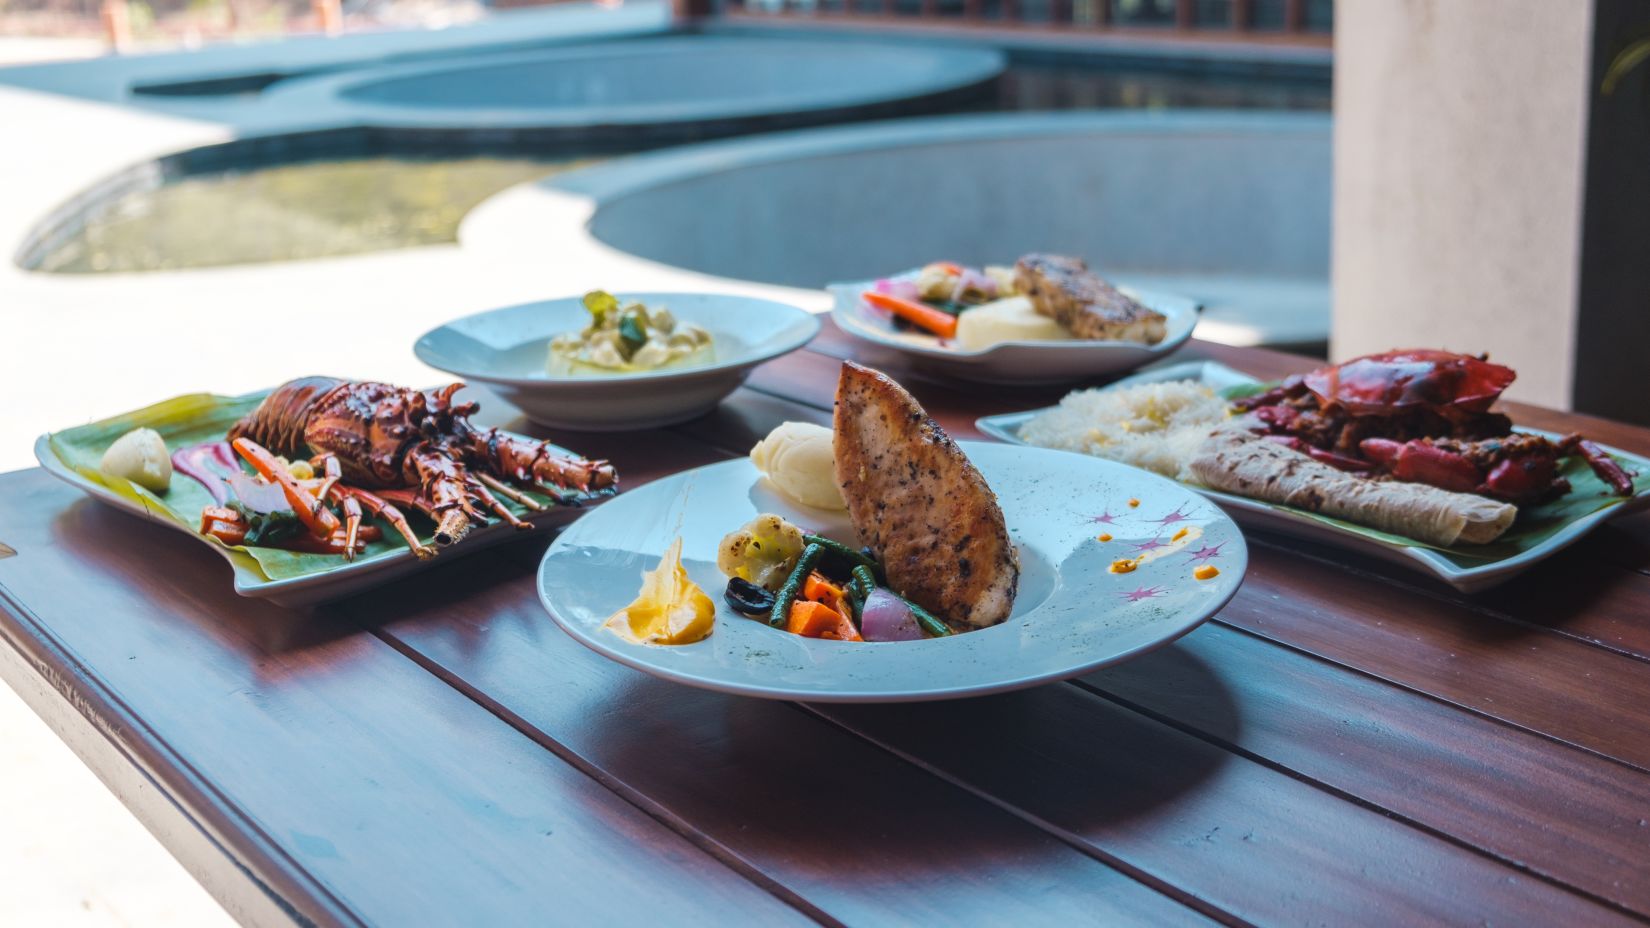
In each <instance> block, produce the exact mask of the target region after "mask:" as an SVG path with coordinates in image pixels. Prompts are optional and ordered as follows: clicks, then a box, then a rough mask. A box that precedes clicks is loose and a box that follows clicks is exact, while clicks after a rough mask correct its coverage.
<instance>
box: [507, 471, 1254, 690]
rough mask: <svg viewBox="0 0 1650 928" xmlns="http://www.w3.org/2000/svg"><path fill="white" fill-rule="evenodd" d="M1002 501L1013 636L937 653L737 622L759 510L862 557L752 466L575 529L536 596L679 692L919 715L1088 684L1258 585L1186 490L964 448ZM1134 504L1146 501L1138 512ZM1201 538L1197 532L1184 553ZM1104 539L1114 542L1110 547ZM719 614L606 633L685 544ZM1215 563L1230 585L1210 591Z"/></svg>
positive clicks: (637, 502)
mask: <svg viewBox="0 0 1650 928" xmlns="http://www.w3.org/2000/svg"><path fill="white" fill-rule="evenodd" d="M960 444H961V445H962V448H963V450H964V451H965V452H966V453H967V454H968V456H969V458H970V459H972V460H973V461H974V463H975V464H976V465H977V466H978V467H979V468H980V470H981V472H982V473H984V475H985V477H986V480H987V481H988V482H989V483H990V484H991V486H992V488H993V489H994V490H995V491H996V493H997V497H998V499H999V500H1000V501H1001V503H1002V507H1003V513H1004V515H1005V516H1006V518H1007V520H1008V528H1009V532H1010V534H1011V535H1012V536H1013V539H1014V542H1015V544H1016V545H1017V546H1018V548H1019V552H1020V565H1021V575H1020V592H1019V597H1018V599H1017V600H1016V601H1015V605H1014V612H1013V615H1012V616H1010V618H1009V619H1008V620H1007V621H1005V622H1004V623H1003V624H1001V625H998V626H994V627H992V628H987V629H982V630H980V631H974V632H968V633H966V634H958V635H952V636H950V637H946V638H932V639H925V640H922V641H903V642H884V643H851V642H842V641H827V640H819V639H810V638H802V637H798V636H796V635H791V634H788V633H786V632H783V631H780V630H778V629H774V628H770V627H768V626H767V625H766V624H765V623H763V622H760V621H756V620H753V619H748V618H744V617H743V616H740V615H737V614H736V613H734V612H733V610H732V609H731V608H729V607H728V605H727V604H726V603H725V602H724V601H723V599H722V591H723V589H724V587H725V586H726V585H727V578H726V577H724V576H722V575H721V573H719V572H718V571H717V569H716V549H717V545H718V544H719V543H720V541H721V539H722V536H723V535H724V534H726V533H728V532H731V531H733V530H735V529H737V528H739V527H740V526H741V525H743V524H744V523H745V522H746V521H748V520H749V519H750V518H752V517H753V516H755V515H757V514H758V513H761V512H774V513H778V514H780V515H783V516H785V517H786V518H788V519H790V520H791V521H793V522H795V523H796V524H798V525H801V526H802V527H803V528H805V529H812V530H815V531H819V532H821V533H824V534H826V535H828V536H831V537H834V538H836V539H837V540H839V541H844V542H848V543H850V544H855V543H856V541H855V539H854V537H853V533H852V531H851V529H849V527H848V523H847V517H846V515H845V514H842V513H836V514H831V513H826V512H823V511H821V510H817V509H808V508H805V507H799V506H797V505H795V504H793V503H790V502H789V501H788V500H786V499H785V498H784V497H782V496H780V495H779V494H778V493H777V492H774V491H773V490H772V489H771V488H770V486H769V484H768V483H767V481H766V480H765V479H763V478H762V477H761V475H760V474H759V473H758V471H757V470H756V468H755V467H754V466H752V465H751V463H750V461H749V460H745V459H739V460H734V461H724V462H722V463H720V464H712V465H709V466H706V467H700V468H697V469H694V470H690V471H686V472H684V473H680V474H677V475H675V476H673V477H670V478H667V479H664V480H658V481H654V482H653V483H650V484H648V485H646V486H644V487H642V488H640V489H637V490H631V491H629V492H627V493H625V494H623V495H621V496H619V497H617V498H615V499H613V500H611V501H609V502H607V503H604V504H603V505H602V507H601V508H600V509H597V510H595V511H593V512H591V513H590V514H588V515H586V516H585V517H584V518H582V519H580V520H579V521H578V522H576V523H574V524H573V525H572V527H570V528H568V529H567V530H566V531H565V532H563V533H562V534H561V536H560V537H559V538H557V539H556V541H555V543H553V544H552V545H551V546H550V550H549V551H548V552H547V553H546V554H545V556H544V561H543V563H542V564H541V565H540V566H539V575H538V589H539V598H540V599H541V600H542V601H543V602H544V606H545V608H546V609H548V610H549V612H550V615H551V616H552V617H553V618H554V619H555V621H556V622H557V624H559V625H561V627H562V628H563V629H565V630H566V631H567V633H568V634H570V635H572V636H573V637H574V638H576V639H578V640H579V641H580V642H581V643H583V644H585V645H586V646H588V647H590V648H591V649H593V650H595V651H597V652H598V653H600V654H603V655H605V656H607V657H610V658H612V659H613V660H616V661H619V662H620V663H623V664H628V665H630V666H631V667H635V668H636V669H638V670H642V671H646V672H647V673H651V674H654V675H656V676H660V677H664V678H666V679H670V680H676V681H678V682H681V683H687V684H690V685H693V686H700V687H704V688H707V689H714V690H720V691H722V692H727V693H737V694H742V695H748V696H762V697H767V698H772V699H801V700H808V701H813V702H906V701H915V700H928V699H948V698H952V697H958V696H973V695H980V694H984V693H995V692H1001V691H1004V690H1012V689H1018V688H1021V687H1027V686H1033V685H1035V684H1038V683H1042V682H1045V681H1049V680H1060V679H1064V678H1067V677H1072V676H1076V675H1078V674H1081V673H1085V672H1087V671H1090V670H1094V669H1096V668H1099V667H1104V666H1106V665H1108V664H1114V663H1117V662H1118V661H1122V660H1125V659H1127V658H1129V657H1132V656H1134V655H1137V654H1140V653H1143V652H1145V651H1149V650H1151V649H1152V648H1155V647H1158V646H1159V645H1162V644H1165V643H1167V642H1169V641H1173V640H1174V639H1175V638H1178V637H1179V636H1181V635H1183V634H1185V633H1186V632H1188V631H1190V630H1192V629H1193V628H1195V627H1197V625H1199V624H1200V623H1202V622H1203V621H1204V620H1205V619H1207V618H1208V617H1209V616H1211V615H1214V614H1215V612H1216V611H1218V610H1219V609H1220V608H1221V607H1222V606H1224V605H1225V604H1226V602H1227V601H1228V600H1230V599H1231V598H1232V595H1233V594H1234V593H1236V592H1237V588H1238V585H1239V584H1240V583H1241V582H1242V581H1243V572H1244V568H1245V565H1246V564H1247V563H1248V551H1247V549H1246V548H1245V547H1244V543H1243V536H1242V535H1241V534H1240V533H1239V532H1238V529H1237V526H1236V525H1234V524H1233V523H1232V521H1231V520H1230V519H1228V518H1227V517H1226V515H1225V514H1224V513H1222V512H1221V511H1220V510H1219V509H1218V508H1217V507H1215V506H1213V505H1211V504H1210V503H1209V502H1208V501H1207V500H1204V499H1202V498H1201V497H1199V496H1197V495H1196V494H1194V493H1192V492H1190V491H1188V490H1187V489H1185V488H1184V487H1182V486H1180V485H1179V484H1176V483H1174V482H1173V481H1170V480H1165V479H1163V478H1161V477H1157V476H1155V475H1152V474H1147V473H1144V472H1142V471H1138V470H1134V469H1132V468H1128V467H1123V466H1121V465H1119V464H1113V463H1111V462H1109V461H1100V460H1097V459H1093V458H1073V457H1072V456H1070V455H1066V454H1060V453H1057V452H1052V451H1044V450H1042V449H1036V448H1013V447H1009V446H1006V445H998V444H990V443H982V442H961V443H960ZM1130 499H1137V500H1139V505H1138V506H1136V507H1131V506H1130V505H1129V502H1128V501H1129V500H1130ZM1181 529H1187V530H1188V531H1187V533H1186V535H1185V537H1183V538H1182V539H1181V540H1180V541H1177V542H1173V543H1172V544H1171V543H1170V540H1171V538H1172V536H1173V535H1174V534H1175V533H1176V532H1178V531H1180V530H1181ZM1101 532H1106V533H1109V534H1111V535H1112V536H1113V537H1112V540H1111V541H1108V542H1101V541H1099V540H1098V537H1097V536H1098V535H1099V534H1100V533H1101ZM677 536H680V537H681V538H682V540H683V548H682V551H683V562H684V564H685V565H686V567H687V571H688V574H689V575H690V576H691V577H692V578H693V580H694V582H695V583H697V584H699V585H700V586H701V587H703V588H704V590H705V592H706V593H707V594H708V595H710V597H711V598H712V599H713V600H714V601H715V602H716V604H717V612H716V628H715V631H714V632H713V633H712V634H711V636H710V637H709V638H707V639H705V640H704V641H701V642H698V643H696V644H691V645H679V646H654V645H639V644H631V643H630V642H627V641H625V640H624V639H622V638H620V637H619V636H618V635H616V634H614V633H613V632H611V631H609V630H607V629H605V628H604V627H603V622H604V621H605V620H606V619H607V617H608V616H610V615H612V614H613V613H614V612H616V611H618V610H619V609H622V608H624V606H625V605H626V604H627V603H629V602H630V601H631V600H632V599H634V598H635V596H636V591H637V589H638V587H639V586H640V583H641V574H642V571H643V570H645V569H651V568H653V567H654V566H655V565H657V564H658V563H659V556H660V554H661V553H662V552H663V551H664V550H665V548H666V546H668V545H669V544H670V542H671V540H672V539H673V538H676V537H677ZM1154 540H1155V541H1157V542H1158V543H1159V544H1163V545H1166V547H1164V548H1161V549H1158V550H1159V551H1160V552H1161V553H1160V554H1158V555H1157V556H1156V557H1155V559H1153V560H1151V561H1149V562H1147V563H1144V564H1141V565H1140V567H1139V568H1138V569H1137V570H1135V571H1134V572H1132V573H1126V574H1114V573H1111V572H1110V571H1109V570H1108V567H1109V565H1110V564H1111V563H1112V561H1113V560H1115V559H1117V558H1122V557H1128V556H1130V555H1132V554H1135V553H1137V552H1138V551H1139V550H1140V549H1139V548H1137V547H1136V546H1137V545H1140V546H1148V545H1150V544H1152V542H1153V541H1154ZM1203 563H1209V564H1213V565H1214V566H1216V567H1218V568H1219V570H1220V574H1219V576H1217V577H1214V578H1213V579H1210V580H1207V581H1200V580H1196V579H1194V578H1193V577H1192V570H1193V568H1195V567H1196V566H1198V565H1200V564H1203Z"/></svg>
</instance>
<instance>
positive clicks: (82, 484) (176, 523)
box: [34, 391, 600, 608]
mask: <svg viewBox="0 0 1650 928" xmlns="http://www.w3.org/2000/svg"><path fill="white" fill-rule="evenodd" d="M267 392H268V391H261V392H257V393H250V394H247V395H245V396H235V397H230V396H216V395H211V394H195V395H191V396H186V397H176V398H174V399H172V400H167V401H165V402H162V403H158V404H155V405H154V406H150V407H146V408H145V409H140V410H135V411H133V412H129V413H124V414H122V415H119V416H113V417H110V418H108V419H105V420H101V421H100V422H94V423H91V424H89V425H85V426H79V427H78V428H75V429H64V430H63V431H61V432H57V433H48V434H45V435H41V436H40V437H39V438H38V439H36V441H35V444H34V454H35V458H36V459H37V460H39V461H40V465H41V466H42V467H43V468H45V469H46V472H47V473H49V474H51V475H52V476H54V477H57V478H58V479H60V480H62V481H64V482H65V483H68V484H69V485H70V486H73V487H75V488H76V489H78V490H80V491H82V492H84V493H86V494H87V495H88V496H90V497H92V498H93V499H95V500H97V501H98V502H101V503H105V504H107V505H110V506H113V507H114V508H116V509H119V510H121V511H123V512H127V513H130V514H132V515H135V516H138V517H140V518H143V519H147V520H149V521H152V522H156V523H158V524H160V525H164V526H167V527H168V528H172V529H176V530H178V531H182V532H185V533H187V534H189V535H191V536H192V537H194V538H196V539H197V540H199V541H200V542H201V544H203V545H206V546H207V547H209V548H211V549H212V550H214V551H216V552H217V553H218V554H219V555H220V556H222V557H223V558H224V560H226V561H228V562H229V566H230V569H231V570H232V571H233V573H234V585H235V592H236V593H238V594H239V595H241V596H246V597H251V598H254V599H264V600H268V601H270V602H273V603H275V604H277V605H281V606H286V607H289V608H302V607H307V606H315V605H319V604H321V603H325V602H329V601H331V600H335V599H341V598H344V597H348V596H353V595H356V594H358V593H363V592H366V591H367V590H370V589H373V588H375V587H378V586H382V585H384V584H386V583H389V582H391V581H393V580H396V579H399V578H401V577H404V576H406V575H408V574H412V573H415V572H418V571H420V570H425V569H428V568H430V567H433V566H435V565H437V564H443V563H448V562H450V561H452V560H453V559H454V558H455V557H463V556H465V555H469V554H475V553H477V552H479V551H482V550H485V549H487V548H489V547H491V546H493V545H496V544H498V543H500V542H504V541H509V540H511V539H514V538H521V537H522V536H523V535H527V534H530V533H528V532H524V531H520V530H518V529H514V528H511V527H510V526H509V525H508V524H506V523H504V522H503V521H502V520H498V519H494V520H492V521H491V522H489V523H488V524H486V525H478V526H476V527H475V528H473V529H472V530H471V531H470V532H469V534H468V535H466V536H465V537H464V539H463V540H462V541H460V542H459V543H457V544H454V545H452V546H450V547H447V548H443V549H441V553H440V554H438V555H437V556H436V557H433V558H429V559H424V560H421V559H419V558H418V557H416V556H414V555H413V553H412V551H411V550H409V549H408V548H407V547H406V545H405V544H404V543H403V542H402V541H401V540H400V538H399V536H396V535H395V533H394V532H392V531H388V530H387V528H386V531H385V538H384V540H383V541H380V542H377V543H375V544H374V545H372V546H371V547H369V548H368V550H367V552H366V553H364V554H362V555H359V556H357V557H356V558H355V560H353V561H345V560H343V559H342V558H337V559H336V560H334V559H333V558H331V557H325V558H324V562H322V556H320V555H314V556H311V557H312V558H314V559H316V560H315V561H312V562H310V563H318V562H319V563H318V566H314V567H313V568H311V567H307V566H306V567H304V568H301V569H299V572H297V573H296V574H295V575H282V576H271V575H270V572H269V571H267V570H266V569H265V567H264V566H263V565H261V564H260V563H259V560H258V559H257V558H255V557H253V556H252V555H251V554H250V553H248V550H247V549H245V548H232V547H229V546H228V545H225V544H222V543H220V542H218V541H217V540H216V539H212V538H208V537H206V536H204V535H201V534H200V533H199V532H198V531H197V530H196V528H195V524H196V523H198V521H199V511H198V509H197V510H196V512H195V513H194V515H193V517H190V515H189V514H188V513H186V512H183V511H180V510H179V509H176V508H174V507H173V506H171V505H168V502H167V500H166V499H165V498H163V497H159V496H156V495H155V494H152V493H149V492H148V491H147V490H142V489H141V488H138V487H135V486H133V485H131V484H129V483H128V482H127V481H124V480H118V479H117V478H111V477H107V476H105V475H102V474H98V473H96V472H95V471H91V472H88V471H89V469H88V468H85V467H84V466H82V467H76V466H75V465H74V463H73V462H71V461H69V460H65V459H64V457H63V456H62V455H61V454H60V453H59V448H57V447H54V444H53V437H54V435H56V436H59V437H62V436H72V435H74V434H75V433H77V432H85V431H88V430H99V429H103V430H107V429H111V428H114V429H126V428H137V427H141V426H148V427H152V428H155V429H156V430H157V431H159V432H160V433H161V435H162V437H163V438H168V439H169V440H168V442H167V445H168V447H169V448H173V450H175V447H176V446H174V444H173V441H172V440H170V439H171V438H172V437H173V436H178V435H189V434H193V433H198V432H199V431H200V429H201V428H202V427H203V425H205V424H207V423H210V424H212V425H213V426H216V425H217V424H218V423H219V422H220V421H221V420H222V419H223V418H224V417H225V416H226V415H227V414H230V413H233V412H234V411H237V410H243V409H249V408H251V407H252V406H254V405H256V403H257V402H258V401H259V400H261V399H262V398H263V397H264V396H265V395H267ZM178 404H181V409H182V410H183V411H182V412H181V413H179V412H178V411H177V410H178V409H179V408H180V407H179V405H178ZM163 409H165V410H168V412H165V413H162V412H159V411H160V410H163ZM552 447H555V446H552ZM558 450H561V451H564V452H565V451H566V449H558ZM568 453H571V452H568ZM172 479H173V490H172V491H170V492H173V493H175V492H178V490H177V487H178V485H179V481H189V478H188V477H185V476H183V475H181V474H175V475H174V476H173V478H172ZM189 485H192V481H190V484H189ZM202 493H204V491H202ZM208 498H209V497H208ZM196 502H197V503H198V502H199V501H198V500H196ZM598 502H600V500H599V498H592V499H590V500H588V501H586V502H585V503H584V506H590V505H595V504H596V503H598ZM508 505H510V508H511V510H512V511H514V512H515V513H516V515H517V516H518V517H519V518H520V519H521V520H522V521H524V522H528V523H529V524H531V525H533V526H534V527H535V528H536V529H543V528H546V527H550V526H557V525H565V524H566V523H568V522H570V521H572V520H573V519H575V518H577V517H578V514H579V513H580V512H581V511H583V507H579V506H556V507H552V508H549V509H546V510H544V511H541V512H533V511H530V510H527V509H525V508H523V507H520V506H516V505H514V504H508ZM411 518H412V521H413V524H414V526H415V527H424V528H426V529H427V528H428V526H427V520H424V519H422V518H421V517H419V516H411ZM368 521H369V522H371V521H373V520H371V519H370V518H369V520H368ZM421 537H425V540H426V541H427V540H428V538H427V532H424V533H423V534H422V535H421ZM286 573H288V574H291V571H290V570H289V571H286Z"/></svg>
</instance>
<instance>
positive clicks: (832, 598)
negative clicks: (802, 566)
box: [802, 570, 848, 614]
mask: <svg viewBox="0 0 1650 928" xmlns="http://www.w3.org/2000/svg"><path fill="white" fill-rule="evenodd" d="M844 595H845V593H844V590H843V589H842V587H840V586H837V585H836V584H834V583H832V582H831V581H830V580H829V579H828V578H826V576H825V575H824V574H822V573H820V572H819V571H817V570H816V571H814V572H812V573H810V574H808V579H806V580H804V581H802V598H803V599H811V600H813V601H814V602H816V603H823V604H824V605H826V606H829V607H830V609H831V611H832V612H836V613H839V614H840V613H844V612H847V611H848V610H846V609H843V608H842V604H843V596H844Z"/></svg>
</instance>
